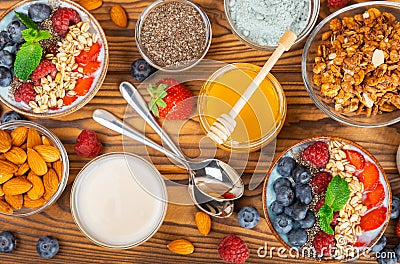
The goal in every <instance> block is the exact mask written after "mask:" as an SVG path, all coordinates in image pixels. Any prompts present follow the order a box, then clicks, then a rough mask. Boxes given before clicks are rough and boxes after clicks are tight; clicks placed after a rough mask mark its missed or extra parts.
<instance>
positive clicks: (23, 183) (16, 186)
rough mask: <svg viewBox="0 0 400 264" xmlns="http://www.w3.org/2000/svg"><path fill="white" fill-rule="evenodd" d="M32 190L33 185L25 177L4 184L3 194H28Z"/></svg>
mask: <svg viewBox="0 0 400 264" xmlns="http://www.w3.org/2000/svg"><path fill="white" fill-rule="evenodd" d="M31 188H32V184H31V183H30V182H29V181H28V180H27V179H25V178H24V177H15V178H12V179H10V180H8V181H7V182H5V183H4V184H3V192H4V193H5V194H6V195H7V194H8V195H17V194H22V193H26V192H27V191H29V190H30V189H31Z"/></svg>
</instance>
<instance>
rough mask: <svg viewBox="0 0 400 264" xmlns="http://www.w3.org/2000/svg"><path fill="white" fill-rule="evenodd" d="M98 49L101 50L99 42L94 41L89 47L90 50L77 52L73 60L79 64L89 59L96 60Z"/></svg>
mask: <svg viewBox="0 0 400 264" xmlns="http://www.w3.org/2000/svg"><path fill="white" fill-rule="evenodd" d="M100 50H101V44H100V43H94V44H93V45H92V46H91V47H90V50H88V51H82V52H81V53H79V55H78V56H76V57H75V61H76V62H77V63H78V64H79V65H81V66H84V65H86V64H88V63H89V62H91V61H97V57H98V56H99V53H100Z"/></svg>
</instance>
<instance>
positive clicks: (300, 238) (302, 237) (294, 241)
mask: <svg viewBox="0 0 400 264" xmlns="http://www.w3.org/2000/svg"><path fill="white" fill-rule="evenodd" d="M307 240H308V235H307V232H306V231H305V230H304V229H303V228H298V229H292V230H291V231H290V232H289V234H288V241H289V244H290V245H292V246H293V247H301V246H302V245H304V244H305V243H306V242H307Z"/></svg>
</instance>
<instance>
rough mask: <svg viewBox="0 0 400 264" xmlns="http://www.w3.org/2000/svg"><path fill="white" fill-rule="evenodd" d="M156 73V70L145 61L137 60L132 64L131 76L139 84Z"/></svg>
mask: <svg viewBox="0 0 400 264" xmlns="http://www.w3.org/2000/svg"><path fill="white" fill-rule="evenodd" d="M155 71H156V69H155V68H154V67H153V66H151V65H150V64H149V63H148V62H147V61H145V60H144V59H138V60H135V61H134V62H133V63H132V64H131V75H132V77H133V78H134V79H135V80H136V81H138V82H142V81H144V80H145V79H146V78H147V77H149V76H150V75H151V74H152V73H154V72H155Z"/></svg>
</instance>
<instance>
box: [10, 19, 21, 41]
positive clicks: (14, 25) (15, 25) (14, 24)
mask: <svg viewBox="0 0 400 264" xmlns="http://www.w3.org/2000/svg"><path fill="white" fill-rule="evenodd" d="M25 28H26V27H25V26H24V24H22V22H21V21H19V20H13V21H11V22H10V24H8V26H7V31H8V35H9V36H10V38H11V40H12V41H13V42H14V43H22V42H23V41H24V39H23V38H22V30H24V29H25Z"/></svg>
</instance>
